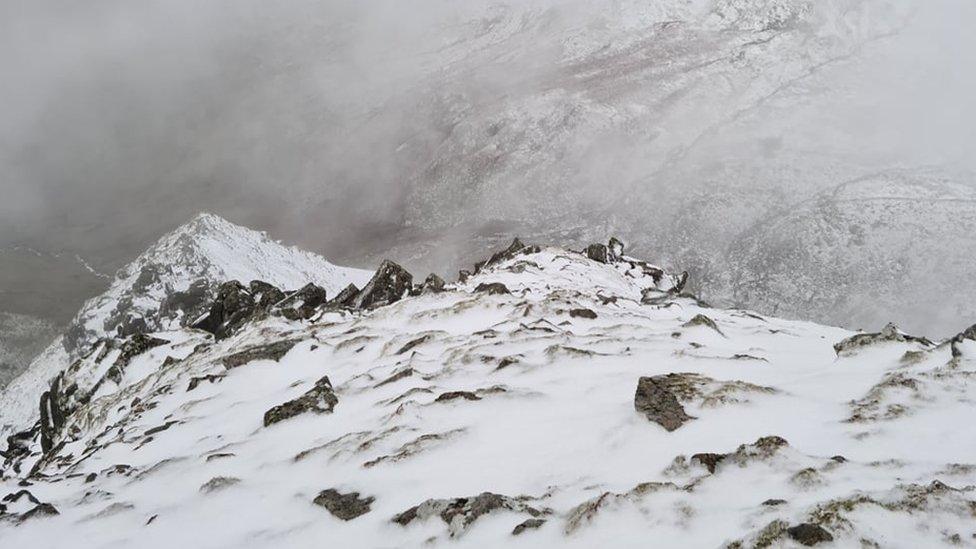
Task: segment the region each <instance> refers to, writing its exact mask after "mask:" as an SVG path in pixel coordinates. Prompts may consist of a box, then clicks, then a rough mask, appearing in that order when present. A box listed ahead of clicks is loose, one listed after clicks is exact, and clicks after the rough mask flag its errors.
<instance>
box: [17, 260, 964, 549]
mask: <svg viewBox="0 0 976 549" xmlns="http://www.w3.org/2000/svg"><path fill="white" fill-rule="evenodd" d="M618 252H619V247H613V246H612V247H610V248H609V249H608V248H601V247H599V246H597V247H595V248H591V249H588V250H587V253H586V254H585V255H584V254H580V253H577V252H570V251H566V250H562V249H558V248H543V249H538V248H531V247H530V248H522V247H519V246H515V245H513V247H512V248H510V250H509V251H507V252H506V253H502V254H498V255H496V256H494V257H493V258H492V260H490V261H489V262H488V263H487V264H485V265H484V266H482V267H481V268H480V269H479V270H478V272H477V273H475V274H473V275H471V276H470V277H469V278H467V279H466V280H465V281H464V282H460V283H458V284H455V285H449V286H447V287H446V288H445V290H444V291H437V290H436V289H435V287H436V286H437V285H436V284H431V285H430V286H429V288H430V289H429V290H425V291H424V292H423V293H420V292H419V291H418V292H415V293H418V294H419V295H415V296H413V297H408V298H406V299H402V300H399V301H396V302H395V303H393V304H390V305H387V306H382V307H378V308H373V309H370V310H349V309H343V308H330V309H326V310H324V311H323V312H322V313H321V314H320V315H318V316H317V317H316V318H315V319H314V320H312V321H311V322H305V321H291V320H287V319H285V318H283V317H281V316H271V317H269V318H266V319H264V320H259V321H257V322H256V323H253V324H249V325H246V326H244V327H243V328H242V329H241V330H240V331H239V332H237V333H236V334H234V335H232V336H231V337H229V338H227V339H224V340H222V341H217V342H214V341H213V340H212V338H211V337H210V336H209V335H208V334H206V333H203V332H201V331H196V330H179V331H170V332H161V333H157V334H154V335H153V337H154V338H156V339H152V338H150V339H145V338H142V339H139V338H138V337H134V338H129V339H128V340H126V341H125V342H119V343H117V344H115V345H114V346H110V347H101V348H96V349H94V350H93V352H92V353H91V354H89V355H87V357H86V358H84V359H83V360H82V361H81V362H79V363H78V366H77V367H73V368H72V369H71V370H70V371H68V372H66V373H65V375H64V376H63V377H62V378H61V380H60V381H61V383H62V384H64V386H77V387H80V390H79V392H81V393H85V392H86V391H88V390H89V389H91V390H93V391H94V392H93V393H91V394H92V397H91V398H90V399H87V401H85V400H79V401H77V402H74V403H73V404H71V407H72V409H73V411H72V412H71V413H70V415H69V416H68V417H65V418H63V419H62V420H61V423H62V427H61V429H60V435H59V436H58V437H57V438H56V439H55V440H54V441H53V443H54V444H53V446H52V447H51V448H50V449H49V450H48V451H46V452H44V453H43V455H42V453H41V451H40V449H39V448H38V444H39V443H38V441H37V439H36V438H29V439H24V440H23V441H22V442H19V443H18V446H17V447H16V448H14V447H13V445H12V446H11V448H9V449H8V455H9V456H12V457H8V459H7V461H6V463H5V469H4V473H3V474H4V480H3V484H2V485H0V488H2V490H0V491H9V492H11V493H15V492H16V491H17V490H20V489H21V488H20V487H18V486H17V483H18V482H19V480H20V479H24V478H26V479H28V482H29V484H30V485H29V486H27V490H28V491H29V496H30V497H32V498H34V500H33V501H32V500H30V498H29V497H28V495H21V496H19V497H14V496H11V499H10V501H9V505H8V511H7V515H6V518H5V519H0V540H2V541H3V542H5V543H6V544H10V545H14V546H16V545H17V544H18V543H27V542H30V543H34V544H37V543H41V544H44V543H48V542H51V543H56V541H55V540H61V539H66V537H67V536H71V537H72V539H79V540H84V542H85V544H86V545H87V546H92V547H107V546H117V545H133V544H138V545H139V546H142V547H171V546H173V545H176V544H190V545H193V546H196V547H231V546H241V545H248V546H257V547H273V546H299V547H305V546H313V545H317V544H320V543H321V542H322V540H329V543H330V544H335V545H338V546H349V547H413V546H422V545H425V544H430V543H438V542H442V541H448V540H450V541H451V542H452V545H453V544H457V545H459V546H466V547H467V546H471V547H483V546H498V545H501V544H503V543H504V544H507V543H512V544H515V545H518V544H521V545H524V546H531V547H548V546H552V547H565V546H573V547H593V546H614V547H638V546H641V547H643V546H646V545H647V543H648V540H649V539H653V540H654V543H655V545H658V546H662V547H718V546H730V547H760V546H761V547H767V546H779V547H794V546H797V544H798V543H801V542H803V543H816V542H820V541H823V540H826V539H828V538H830V539H833V540H835V541H836V543H837V545H838V546H850V545H858V544H866V545H868V546H884V547H918V546H938V545H946V546H958V545H960V544H962V545H965V544H967V543H971V542H970V540H971V539H972V538H971V535H972V532H973V528H972V516H973V515H972V513H973V511H972V509H973V508H974V506H976V493H974V492H973V488H972V486H973V485H974V484H976V465H974V464H972V463H971V462H970V460H971V459H972V455H973V450H974V449H976V448H974V446H973V443H972V441H973V440H976V437H973V436H972V435H973V434H974V433H972V432H971V431H972V429H971V428H970V427H968V426H969V425H970V424H971V422H969V421H966V420H965V419H964V418H966V417H968V415H970V412H971V405H970V404H969V403H968V398H967V395H968V391H969V385H970V384H971V380H970V378H971V376H972V372H973V371H976V362H974V357H976V332H974V330H969V331H968V332H966V333H963V334H960V336H959V337H958V338H956V339H955V340H953V341H951V342H945V343H943V344H940V345H934V344H932V343H931V342H928V341H926V340H923V339H919V338H912V337H909V336H906V335H904V334H902V333H901V332H899V331H898V330H897V329H895V328H893V327H889V328H886V329H885V330H884V331H883V332H881V333H879V334H853V333H851V332H848V331H846V330H842V329H836V328H828V327H824V326H818V325H816V324H810V323H804V322H793V321H784V320H778V319H774V318H762V317H759V316H757V315H754V314H752V313H748V312H745V311H737V310H718V309H709V308H707V307H705V306H704V305H703V304H701V303H699V302H697V301H696V300H695V299H694V298H693V297H691V296H688V295H684V294H680V286H681V284H679V283H678V280H679V279H677V278H674V277H671V276H669V275H668V274H666V273H663V272H661V271H660V270H658V269H656V268H654V267H653V266H650V265H647V264H643V263H639V262H636V261H633V260H631V259H629V258H626V257H623V258H621V257H618V256H617V253H618ZM604 261H605V263H604ZM386 267H387V270H388V271H391V269H390V266H389V265H387V266H386ZM391 272H392V271H391ZM374 282H377V279H374ZM133 345H135V346H133ZM835 345H836V347H835ZM126 349H129V351H126ZM123 356H124V357H125V358H124V359H122V357H123ZM113 368H115V372H114V373H112V370H113ZM53 389H54V388H52V390H53ZM64 398H66V399H68V400H70V399H71V398H73V397H70V396H68V394H67V393H65V397H64ZM57 407H60V404H59V405H58V406H57ZM54 410H55V406H53V405H52V407H51V411H52V412H54ZM35 437H36V434H35ZM55 513H57V514H55ZM228 517H234V520H231V521H229V520H227V519H228Z"/></svg>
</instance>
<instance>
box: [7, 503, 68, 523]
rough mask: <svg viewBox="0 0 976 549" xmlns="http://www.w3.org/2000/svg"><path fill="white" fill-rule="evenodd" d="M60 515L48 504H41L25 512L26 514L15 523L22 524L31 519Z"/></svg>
mask: <svg viewBox="0 0 976 549" xmlns="http://www.w3.org/2000/svg"><path fill="white" fill-rule="evenodd" d="M60 514H61V513H59V512H58V510H57V509H56V508H55V507H54V506H53V505H51V504H50V503H41V504H40V505H38V506H36V507H34V508H33V509H31V510H30V511H27V512H26V513H24V514H22V515H20V516H19V517H17V521H18V522H24V521H26V520H30V519H33V518H38V517H52V516H55V515H60Z"/></svg>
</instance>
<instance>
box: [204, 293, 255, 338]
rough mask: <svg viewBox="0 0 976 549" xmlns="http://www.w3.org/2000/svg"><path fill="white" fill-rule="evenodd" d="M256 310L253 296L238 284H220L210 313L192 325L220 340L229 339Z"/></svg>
mask: <svg viewBox="0 0 976 549" xmlns="http://www.w3.org/2000/svg"><path fill="white" fill-rule="evenodd" d="M256 310H257V304H256V303H255V302H254V296H252V295H251V293H250V292H249V291H248V290H247V288H245V287H244V286H243V285H242V284H241V283H240V282H238V281H236V280H233V281H231V282H225V283H224V284H221V285H220V287H219V288H218V289H217V295H216V296H215V297H214V301H213V303H212V304H211V305H210V312H209V313H208V314H207V316H206V317H204V318H203V319H202V320H200V321H199V322H197V323H196V324H194V325H193V327H194V328H197V329H199V330H203V331H205V332H210V333H211V334H213V335H214V338H216V339H218V340H220V339H225V338H227V337H230V336H231V335H233V334H234V332H236V331H237V330H238V329H240V327H241V326H243V325H244V324H245V323H247V322H248V321H249V320H251V319H252V318H253V316H254V315H255V312H256Z"/></svg>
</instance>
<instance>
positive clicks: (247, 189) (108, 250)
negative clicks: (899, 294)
mask: <svg viewBox="0 0 976 549" xmlns="http://www.w3.org/2000/svg"><path fill="white" fill-rule="evenodd" d="M643 4H644V3H641V2H636V1H623V0H608V1H606V2H602V3H594V2H583V1H561V2H557V1H555V0H533V1H530V2H513V3H504V2H497V1H490V0H474V1H472V0H466V1H464V2H457V1H449V0H417V1H411V2H405V1H393V0H389V1H379V0H369V1H353V0H348V1H339V0H323V1H318V2H313V1H309V0H296V1H291V2H286V3H269V2H263V1H256V0H234V1H230V0H212V1H208V2H195V1H189V0H167V1H158V2H157V1H139V2H132V1H122V0H93V1H90V2H83V3H79V2H71V1H68V0H63V1H57V0H34V1H20V0H0V75H2V77H0V174H2V175H0V197H2V200H0V249H2V248H7V249H10V248H11V247H12V246H29V247H31V248H32V249H35V250H40V251H42V252H47V253H58V254H68V255H69V256H74V255H76V254H77V255H79V256H81V257H83V258H84V259H85V260H87V261H88V262H89V263H91V265H92V266H93V267H94V268H95V269H97V270H99V271H103V272H108V273H110V272H111V271H113V270H114V269H116V268H118V267H120V266H121V265H122V264H124V263H125V262H126V261H128V260H130V259H131V258H132V257H134V256H135V255H137V254H138V253H139V252H140V251H141V250H142V249H144V248H145V247H146V246H147V245H148V244H150V243H151V242H152V241H153V240H155V239H156V238H157V237H158V236H159V235H160V234H162V233H163V232H165V231H167V230H170V229H172V228H174V227H176V226H178V225H179V224H181V223H183V222H184V221H186V220H187V219H188V218H189V217H190V216H192V215H193V214H194V213H196V212H198V211H201V210H210V211H214V212H216V213H218V214H221V215H224V216H226V217H228V218H229V219H231V220H232V221H234V222H237V223H241V224H244V225H248V226H252V227H255V228H260V229H264V230H268V231H269V232H270V233H271V234H272V235H274V236H276V237H278V238H280V239H283V240H285V241H287V242H290V243H295V244H299V245H301V246H303V247H306V248H309V249H312V250H314V251H318V252H321V253H323V254H325V255H326V256H327V257H330V258H333V259H335V260H337V261H343V262H346V263H351V264H355V265H362V266H371V265H372V264H374V263H375V261H376V260H377V258H378V257H380V256H382V255H392V256H394V257H395V258H396V259H399V260H401V261H403V262H405V263H407V264H408V265H409V266H411V267H416V268H418V269H431V270H438V271H441V272H445V273H447V272H450V271H451V270H453V269H456V268H457V267H458V265H459V264H460V263H461V262H466V261H468V260H469V259H470V258H471V257H473V256H477V255H479V254H483V250H481V249H480V246H481V245H482V244H484V240H483V239H481V237H483V236H486V237H488V240H489V241H491V242H494V240H492V239H503V238H510V237H511V236H514V235H515V234H516V233H523V234H525V233H528V234H530V235H535V236H537V237H539V238H546V239H550V240H565V242H557V243H564V244H572V245H577V244H578V243H579V241H580V240H583V239H585V238H590V237H594V238H595V237H599V238H603V237H604V236H607V235H608V233H611V232H613V233H620V234H622V235H623V236H625V237H626V238H627V239H628V240H629V241H630V242H631V243H632V244H633V245H634V247H635V249H637V250H639V251H641V252H644V253H646V254H647V255H650V256H652V257H649V259H651V260H657V261H661V262H663V263H666V264H668V266H673V267H675V268H692V270H693V271H695V270H697V272H698V273H699V274H701V276H702V277H705V276H707V271H708V270H709V267H711V268H713V269H719V270H724V269H725V265H726V263H724V262H723V261H725V260H724V259H723V260H722V261H718V260H716V259H715V257H718V256H719V255H722V256H723V257H724V255H723V254H725V253H726V252H725V250H726V249H727V248H728V247H729V246H731V245H732V244H734V242H731V241H730V240H729V239H730V238H731V235H733V234H740V232H741V231H745V230H746V229H747V228H748V227H751V226H752V224H753V222H756V223H758V222H759V221H760V217H762V216H764V215H766V213H769V212H778V211H780V210H782V209H784V208H786V209H788V207H787V206H788V205H789V204H790V203H792V202H791V201H792V200H794V199H795V200H796V201H797V202H799V201H801V200H807V199H813V198H814V197H816V196H818V193H821V192H824V191H826V190H829V189H831V188H833V187H835V186H837V185H840V184H841V183H844V182H845V181H849V180H856V179H857V178H860V177H864V176H866V175H868V174H874V173H879V172H884V171H886V170H892V169H899V170H906V169H907V170H915V169H920V168H923V167H924V168H925V169H927V170H930V169H932V168H933V167H935V168H937V169H938V170H939V173H940V175H939V176H938V177H939V178H942V179H946V178H948V179H951V180H952V181H953V182H955V183H958V184H961V185H964V186H969V187H971V186H972V184H973V179H972V177H971V176H970V175H969V174H970V170H973V169H976V155H974V154H973V153H974V152H976V151H974V146H973V143H974V142H976V139H974V138H976V130H974V128H976V102H973V101H972V98H973V97H976V70H974V69H973V68H972V67H976V38H974V35H973V33H972V32H971V31H970V26H971V23H972V22H973V21H974V20H976V4H974V3H973V2H969V1H966V0H939V1H924V2H923V1H918V2H914V3H911V2H908V1H888V2H885V1H881V0H876V1H871V0H863V1H856V0H832V1H829V2H814V3H812V4H808V3H804V2H800V1H796V2H788V1H779V2H776V1H774V0H766V1H762V0H750V1H745V0H740V1H732V0H722V1H715V2H712V1H707V0H688V1H679V0H672V1H669V2H659V3H651V5H650V6H651V7H649V6H646V5H643ZM770 6H771V7H770ZM783 6H785V7H783ZM804 6H806V7H804ZM810 6H812V7H810ZM797 7H799V8H797ZM793 8H797V9H796V13H799V14H801V15H803V17H806V18H798V19H796V20H797V21H799V23H795V25H796V27H795V29H794V28H793V27H791V26H790V25H794V20H793V19H789V18H787V19H784V20H783V21H782V22H780V21H779V20H776V21H775V22H776V24H777V25H781V26H782V28H783V29H784V30H782V32H781V33H780V32H779V31H778V29H779V27H768V28H759V29H752V28H750V27H749V24H750V23H749V20H748V18H747V17H746V16H745V15H742V14H744V13H746V12H748V11H749V10H758V11H759V12H761V13H763V14H766V15H768V14H770V13H772V14H774V15H775V14H779V13H781V12H782V13H787V14H792V13H793V12H792V11H790V10H792V9H793ZM811 11H812V13H813V15H812V16H809V17H807V16H806V15H805V14H807V13H808V12H811ZM709 14H711V15H709ZM715 14H719V15H721V16H722V17H719V16H717V15H715ZM728 14H733V15H735V16H736V17H739V19H735V18H734V17H732V18H731V19H730V20H732V22H731V23H727V22H726V19H728ZM723 17H724V18H726V19H723ZM791 17H792V16H791ZM797 17H799V16H797ZM669 21H685V22H687V25H686V26H680V25H679V26H677V27H670V26H668V25H667V24H666V23H667V22H669ZM716 21H718V22H716ZM723 25H724V26H723ZM674 29H677V30H674ZM750 33H753V34H755V36H757V37H758V38H756V39H755V40H752V39H749V36H750ZM756 33H758V34H756ZM760 39H761V40H770V41H772V40H773V39H775V40H776V41H775V42H770V43H771V44H773V45H772V46H770V47H768V48H762V46H759V48H760V49H756V48H753V46H752V43H753V42H756V43H759V42H760V41H761V40H760ZM740 52H741V53H740ZM754 52H755V53H754ZM784 52H785V53H784ZM778 55H782V58H780V57H777V56H778ZM716 60H722V64H721V65H718V64H717V61H716ZM716 66H718V67H719V68H715V67H716ZM674 67H677V68H674ZM944 174H950V175H944ZM716 190H722V191H726V192H728V193H729V194H731V195H732V198H731V200H732V203H735V204H738V206H730V207H729V208H728V209H726V210H725V211H726V212H728V211H731V210H732V209H734V208H743V209H744V210H746V211H747V214H746V215H745V216H744V217H741V216H740V217H739V218H738V219H739V220H740V221H741V223H742V226H739V225H736V227H735V231H734V232H733V231H729V230H726V228H725V225H723V224H722V223H723V222H722V220H721V219H716V220H714V221H715V223H714V224H712V221H713V219H712V218H709V219H699V218H698V217H695V216H698V215H699V214H689V215H690V216H691V217H694V218H695V219H694V220H695V228H693V229H690V228H689V226H688V225H687V224H676V222H675V221H674V219H675V217H676V216H677V215H678V213H680V212H682V211H685V210H686V208H687V207H689V205H690V204H692V203H693V201H694V200H699V199H701V197H702V196H704V197H705V198H706V199H710V198H709V197H712V196H714V195H715V193H716ZM754 196H761V197H762V198H761V202H762V204H763V205H762V206H761V207H760V206H756V207H753V206H752V205H753V204H754V203H755V201H756V200H757V199H756V198H754ZM737 197H738V198H737ZM737 200H738V202H737ZM767 202H768V204H767ZM696 211H697V210H696ZM762 212H766V213H762ZM701 215H704V214H701ZM752 215H754V216H756V218H755V219H754V220H753V219H752V218H749V219H748V220H747V219H746V218H747V217H749V216H752ZM927 215H928V214H927ZM763 219H765V218H763ZM747 221H748V222H747ZM940 221H944V219H940ZM747 226H748V227H747ZM702 227H703V228H702ZM961 232H962V234H968V233H966V232H965V231H962V230H961ZM742 234H744V233H742ZM953 234H954V233H953ZM913 238H914V237H913ZM677 243H680V246H681V248H682V249H681V250H678V249H677V245H678V244H677ZM838 246H843V244H838ZM701 250H705V251H701ZM708 250H712V251H708ZM693 252H694V253H693ZM851 253H855V254H856V253H861V252H859V251H857V250H853V251H851ZM696 254H697V255H696ZM0 257H2V256H0ZM703 257H704V259H702V258H703ZM5 261H7V265H8V266H9V265H12V263H11V262H10V261H9V260H5ZM687 263H695V264H693V265H687ZM3 268H4V267H3V266H2V265H0V270H3ZM960 274H962V273H960ZM922 276H923V275H922V274H920V275H919V277H920V278H921V277H922ZM924 276H928V273H925V274H924ZM953 276H955V274H953ZM30 279H31V277H30V276H28V275H25V274H23V273H21V274H18V275H17V276H10V277H8V278H7V279H3V278H2V277H0V280H6V281H5V283H6V284H8V285H22V284H30ZM834 283H835V281H827V284H834ZM52 284H53V283H52ZM716 284H717V285H718V286H716V289H715V290H713V293H716V294H721V295H718V296H717V297H722V295H724V294H723V293H722V292H726V290H725V289H720V288H719V286H720V285H721V284H727V285H733V282H728V281H726V282H716ZM852 288H853V289H852V290H851V291H858V290H857V288H858V287H852ZM5 289H6V290H11V288H5ZM701 290H702V291H703V292H705V293H707V292H708V291H709V288H707V287H703V288H701ZM91 291H92V290H91V288H89V287H88V286H85V287H84V288H82V287H80V286H79V289H77V291H75V293H77V294H79V295H78V296H77V298H78V299H81V298H83V297H88V295H81V294H85V293H86V292H91ZM965 291H968V290H965ZM728 292H731V290H728ZM2 295H4V294H2V293H0V296H2ZM729 295H731V294H729ZM973 297H976V296H973V295H964V296H956V297H954V298H953V299H954V300H957V301H958V300H960V299H963V300H966V299H968V300H969V301H973V299H971V298H973ZM718 301H719V302H720V303H726V302H728V304H732V301H733V299H732V298H731V297H729V299H728V300H725V301H723V300H722V299H718ZM735 304H738V305H744V306H756V307H759V308H763V307H764V303H763V302H762V301H761V300H759V301H756V302H755V304H754V303H753V302H751V301H748V300H747V301H746V302H737V303H735ZM5 305H6V306H5ZM892 307H894V308H888V309H884V308H883V309H882V310H880V311H877V312H876V314H877V317H878V318H875V316H868V317H865V318H857V319H856V322H866V323H872V322H877V321H878V319H880V318H881V317H903V318H908V319H911V318H914V317H915V316H917V315H913V310H911V309H910V308H909V309H905V310H898V308H897V307H896V306H892ZM12 308H16V307H13V306H12V305H11V303H7V304H5V303H2V302H0V310H3V309H12ZM784 311H785V312H786V314H789V315H792V316H810V317H812V318H816V319H818V320H823V321H831V322H836V323H844V324H847V323H849V322H850V323H853V322H855V320H854V319H851V318H850V317H849V316H843V315H841V317H837V316H836V315H835V316H831V315H830V314H827V313H823V312H822V311H817V312H811V313H810V314H809V315H805V314H804V312H803V311H802V310H785V309H784ZM844 314H845V315H846V314H847V313H844ZM874 314H875V313H874V312H872V315H874ZM916 320H917V323H916V327H919V328H924V327H925V326H927V325H928V324H929V323H930V321H929V320H927V319H917V318H916ZM950 321H953V320H952V319H950V320H948V321H947V322H950ZM972 321H973V319H972V318H966V319H958V322H956V324H959V325H960V327H961V326H962V325H963V324H968V323H972ZM942 329H943V327H942V326H939V327H938V328H934V329H933V330H932V331H940V330H942Z"/></svg>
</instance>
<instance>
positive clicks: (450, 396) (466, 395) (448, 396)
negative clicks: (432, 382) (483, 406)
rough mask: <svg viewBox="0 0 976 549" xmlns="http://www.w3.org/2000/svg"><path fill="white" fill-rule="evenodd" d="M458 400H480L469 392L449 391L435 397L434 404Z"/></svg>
mask: <svg viewBox="0 0 976 549" xmlns="http://www.w3.org/2000/svg"><path fill="white" fill-rule="evenodd" d="M459 398H463V399H464V400H481V397H479V396H478V395H476V394H474V393H472V392H470V391H451V392H448V393H444V394H442V395H441V396H439V397H437V399H436V400H435V402H450V401H452V400H457V399H459Z"/></svg>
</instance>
